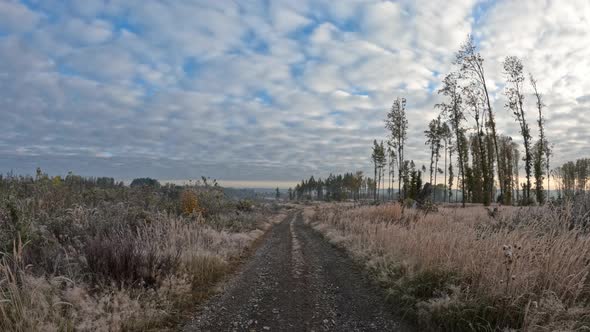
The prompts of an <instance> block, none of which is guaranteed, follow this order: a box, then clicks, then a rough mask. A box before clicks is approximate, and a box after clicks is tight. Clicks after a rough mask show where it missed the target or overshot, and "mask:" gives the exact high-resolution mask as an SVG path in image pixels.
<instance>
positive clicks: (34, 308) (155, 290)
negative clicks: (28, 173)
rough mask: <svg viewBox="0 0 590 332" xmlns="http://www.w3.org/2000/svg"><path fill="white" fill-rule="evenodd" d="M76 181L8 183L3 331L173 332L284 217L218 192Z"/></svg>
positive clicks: (1, 210) (0, 290)
mask: <svg viewBox="0 0 590 332" xmlns="http://www.w3.org/2000/svg"><path fill="white" fill-rule="evenodd" d="M74 180H75V181H74ZM71 182H72V183H71V184H68V183H67V182H63V181H61V180H59V181H58V180H55V181H46V180H44V179H38V180H32V179H28V178H17V179H15V178H8V179H4V180H3V179H2V177H0V331H161V330H174V329H175V328H176V326H177V324H178V323H179V322H181V321H182V319H184V318H187V317H186V315H187V314H190V312H191V311H192V309H194V308H195V306H196V305H197V304H198V302H199V301H202V300H203V299H205V298H206V297H207V296H208V295H210V294H211V293H212V292H213V290H214V287H212V286H213V285H215V284H216V282H218V281H219V280H220V279H221V278H223V276H225V275H226V274H227V273H228V272H230V271H231V269H232V267H233V265H234V264H235V262H236V261H237V259H238V258H239V257H241V256H242V255H243V254H244V252H245V251H246V250H247V249H248V248H249V247H250V246H251V245H252V244H253V242H254V241H255V240H256V239H258V238H259V237H260V236H261V235H262V234H263V233H264V231H265V230H266V229H267V228H268V227H269V225H270V224H271V223H273V222H276V221H277V220H280V219H281V218H282V216H283V214H281V212H280V211H279V212H276V213H273V212H272V211H271V210H270V209H267V208H264V207H258V208H256V209H251V210H250V211H249V212H247V213H246V212H243V211H240V212H239V213H237V212H236V211H238V210H237V209H236V206H235V203H234V202H232V201H230V200H227V199H226V198H225V197H223V195H222V194H221V193H220V191H219V189H218V188H214V189H208V188H196V189H195V188H188V189H185V188H175V187H163V188H140V189H134V188H128V187H122V186H118V185H110V186H106V187H100V186H97V185H96V184H94V183H93V182H92V181H91V180H85V179H83V178H79V177H76V178H73V180H72V181H71ZM183 192H190V193H191V194H184V195H183V194H182V193H183ZM195 193H197V194H199V195H201V196H198V197H196V196H194V195H196V194H195ZM201 198H203V199H201ZM202 202H204V203H205V204H206V205H207V206H208V207H209V208H208V209H207V210H208V211H209V212H208V214H207V217H203V215H202V214H200V213H195V212H196V211H195V210H196V208H195V206H197V207H198V206H199V205H198V204H200V203H202ZM189 210H190V211H189Z"/></svg>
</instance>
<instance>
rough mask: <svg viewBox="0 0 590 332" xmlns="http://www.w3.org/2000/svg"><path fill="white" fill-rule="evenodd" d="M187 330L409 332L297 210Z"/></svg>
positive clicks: (348, 261) (379, 295)
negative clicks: (305, 221)
mask: <svg viewBox="0 0 590 332" xmlns="http://www.w3.org/2000/svg"><path fill="white" fill-rule="evenodd" d="M184 330H185V331H410V330H411V329H410V328H409V327H408V326H406V325H404V324H403V323H401V322H400V320H399V318H398V317H396V316H395V315H393V314H392V313H391V310H388V308H387V307H386V304H385V299H384V297H383V294H382V292H381V291H380V290H379V289H378V288H377V287H375V286H374V285H373V284H372V283H371V282H370V281H369V280H368V279H367V278H366V276H365V275H364V274H363V272H362V271H361V269H360V268H359V267H358V266H357V265H356V264H355V263H354V262H352V260H351V259H350V258H349V257H348V256H347V255H346V254H345V253H343V252H342V251H341V250H339V249H336V248H334V247H333V246H332V245H330V244H329V243H328V242H326V241H325V240H324V239H323V238H322V237H321V236H320V235H319V234H318V233H317V232H315V231H314V230H312V229H311V228H310V227H309V226H307V225H306V224H304V223H303V217H302V213H301V212H293V213H291V214H290V215H289V216H287V218H286V219H285V220H283V221H282V222H281V223H280V224H277V225H275V226H274V227H273V228H272V229H271V230H270V231H269V233H268V234H267V235H266V238H265V239H264V242H263V244H262V245H261V246H260V247H259V248H258V250H257V251H256V253H255V254H254V255H253V257H252V258H251V259H250V260H249V261H248V262H247V263H245V264H244V266H242V268H241V269H240V271H239V273H237V274H236V276H235V277H234V278H233V279H232V280H230V281H229V283H228V284H227V285H226V288H225V291H224V292H222V293H220V294H219V295H217V296H215V297H214V298H212V299H211V300H210V301H209V302H208V303H207V304H205V305H204V307H203V309H202V310H201V312H200V313H199V314H198V315H197V316H196V317H194V318H193V320H192V321H191V322H190V323H189V324H188V325H186V326H185V328H184Z"/></svg>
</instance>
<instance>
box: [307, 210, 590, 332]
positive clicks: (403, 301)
mask: <svg viewBox="0 0 590 332" xmlns="http://www.w3.org/2000/svg"><path fill="white" fill-rule="evenodd" d="M578 212H579V210H577V209H576V208H575V207H574V206H571V205H567V204H566V205H563V206H553V207H528V208H513V207H502V208H500V210H499V212H497V213H489V212H488V211H487V210H485V209H484V208H483V207H470V208H467V209H456V208H449V207H448V208H441V209H439V211H438V212H432V213H427V214H425V213H423V212H421V211H417V210H411V209H406V210H403V209H402V208H401V207H400V206H399V205H396V204H391V205H385V206H376V207H352V206H346V205H322V206H320V207H318V208H316V209H315V211H313V212H310V211H308V213H307V215H308V221H309V222H310V223H311V224H312V226H313V227H314V228H315V229H316V230H318V231H320V232H322V233H323V234H324V235H325V236H326V237H327V238H328V239H329V240H330V241H331V242H333V243H334V244H336V245H339V246H342V247H344V248H346V249H347V250H348V251H349V252H350V253H351V255H352V256H353V257H355V258H357V259H358V260H360V261H362V262H365V264H366V267H367V269H368V270H369V271H370V272H371V274H372V275H373V276H374V277H375V279H376V280H377V281H378V282H379V283H380V284H381V285H382V286H383V287H384V288H385V289H386V291H387V293H388V294H389V297H388V298H389V299H390V301H391V302H392V303H393V304H394V307H395V308H397V310H399V311H400V313H401V314H402V315H404V316H405V317H406V318H408V319H410V320H412V321H414V322H415V323H417V324H419V325H420V326H421V327H422V328H424V329H428V330H444V331H473V330H478V331H493V330H503V329H522V330H530V331H554V330H576V329H582V330H583V329H588V327H589V326H590V318H589V317H590V308H589V307H588V305H587V303H588V300H589V299H590V282H589V280H588V275H589V273H590V265H589V264H588V262H589V261H590V236H589V235H588V230H587V228H586V224H585V223H584V222H580V220H582V219H583V218H582V219H580V214H579V213H578ZM582 221H583V220H582Z"/></svg>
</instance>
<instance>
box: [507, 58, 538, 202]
mask: <svg viewBox="0 0 590 332" xmlns="http://www.w3.org/2000/svg"><path fill="white" fill-rule="evenodd" d="M503 65H504V73H505V75H506V80H507V86H506V91H505V93H506V97H507V98H508V103H507V105H506V106H507V107H508V108H509V109H510V110H511V111H512V114H514V117H515V118H516V121H517V122H518V124H519V125H520V134H521V135H522V138H523V141H524V171H525V175H526V184H525V186H524V195H525V197H524V199H525V202H524V203H525V204H530V199H531V171H532V153H531V152H532V151H531V131H530V128H529V126H528V123H527V121H526V116H525V111H524V91H523V90H524V89H523V83H524V75H523V65H522V62H521V61H520V59H519V58H518V57H515V56H508V57H506V59H505V60H504V64H503Z"/></svg>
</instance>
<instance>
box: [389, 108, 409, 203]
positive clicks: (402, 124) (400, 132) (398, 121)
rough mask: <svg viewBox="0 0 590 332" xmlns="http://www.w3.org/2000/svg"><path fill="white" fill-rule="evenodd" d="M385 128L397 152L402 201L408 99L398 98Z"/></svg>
mask: <svg viewBox="0 0 590 332" xmlns="http://www.w3.org/2000/svg"><path fill="white" fill-rule="evenodd" d="M385 128H387V129H388V130H389V140H390V142H391V145H392V146H393V148H394V149H395V150H396V155H397V165H398V182H399V183H398V197H399V198H400V199H401V196H399V195H400V193H401V180H402V175H403V174H402V173H403V168H404V165H405V163H404V161H405V159H404V145H405V143H406V139H407V130H408V119H407V118H406V98H399V97H398V98H397V99H396V100H395V101H394V102H393V105H392V106H391V110H390V111H389V113H387V119H386V120H385Z"/></svg>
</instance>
